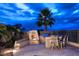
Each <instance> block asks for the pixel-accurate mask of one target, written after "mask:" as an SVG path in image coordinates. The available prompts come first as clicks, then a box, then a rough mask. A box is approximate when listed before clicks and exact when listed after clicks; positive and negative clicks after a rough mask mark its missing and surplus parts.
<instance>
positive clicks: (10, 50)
mask: <svg viewBox="0 0 79 59" xmlns="http://www.w3.org/2000/svg"><path fill="white" fill-rule="evenodd" d="M10 52H13V51H12V49H8V50H5V51H4V52H3V53H4V54H7V53H10Z"/></svg>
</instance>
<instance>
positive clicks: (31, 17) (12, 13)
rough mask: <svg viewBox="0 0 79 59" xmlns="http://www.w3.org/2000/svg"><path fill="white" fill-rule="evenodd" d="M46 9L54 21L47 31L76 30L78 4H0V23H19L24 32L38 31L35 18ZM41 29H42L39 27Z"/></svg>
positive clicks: (78, 16) (78, 15) (77, 25)
mask: <svg viewBox="0 0 79 59" xmlns="http://www.w3.org/2000/svg"><path fill="white" fill-rule="evenodd" d="M45 7H48V8H49V9H50V10H51V12H52V13H53V15H52V17H53V18H54V19H55V20H56V22H55V25H53V26H52V27H51V28H50V27H48V29H49V30H78V29H79V4H78V3H24V4H23V3H17V4H16V3H0V23H3V24H10V25H13V24H17V23H21V24H22V27H25V28H26V30H31V29H38V27H37V26H36V22H37V17H38V14H39V12H40V10H41V9H43V8H45ZM41 28H43V27H41Z"/></svg>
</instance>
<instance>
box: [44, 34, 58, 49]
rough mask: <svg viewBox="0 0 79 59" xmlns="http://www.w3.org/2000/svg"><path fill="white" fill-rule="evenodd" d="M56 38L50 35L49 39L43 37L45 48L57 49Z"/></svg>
mask: <svg viewBox="0 0 79 59" xmlns="http://www.w3.org/2000/svg"><path fill="white" fill-rule="evenodd" d="M58 46H59V42H58V36H55V35H52V36H49V37H45V47H46V48H52V47H58Z"/></svg>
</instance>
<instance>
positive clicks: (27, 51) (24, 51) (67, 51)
mask: <svg viewBox="0 0 79 59" xmlns="http://www.w3.org/2000/svg"><path fill="white" fill-rule="evenodd" d="M14 56H79V48H74V47H69V46H68V47H67V48H63V49H47V48H45V47H44V45H43V44H40V45H29V46H25V47H24V48H21V49H20V50H19V51H18V52H17V53H16V54H14Z"/></svg>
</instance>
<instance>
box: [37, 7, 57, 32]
mask: <svg viewBox="0 0 79 59" xmlns="http://www.w3.org/2000/svg"><path fill="white" fill-rule="evenodd" d="M54 21H55V19H54V18H53V17H52V13H51V11H50V10H49V9H48V8H45V9H43V10H41V11H40V13H39V15H38V21H37V25H38V26H39V27H41V26H42V25H43V26H44V27H45V29H44V31H45V32H46V31H47V26H52V24H54Z"/></svg>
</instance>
